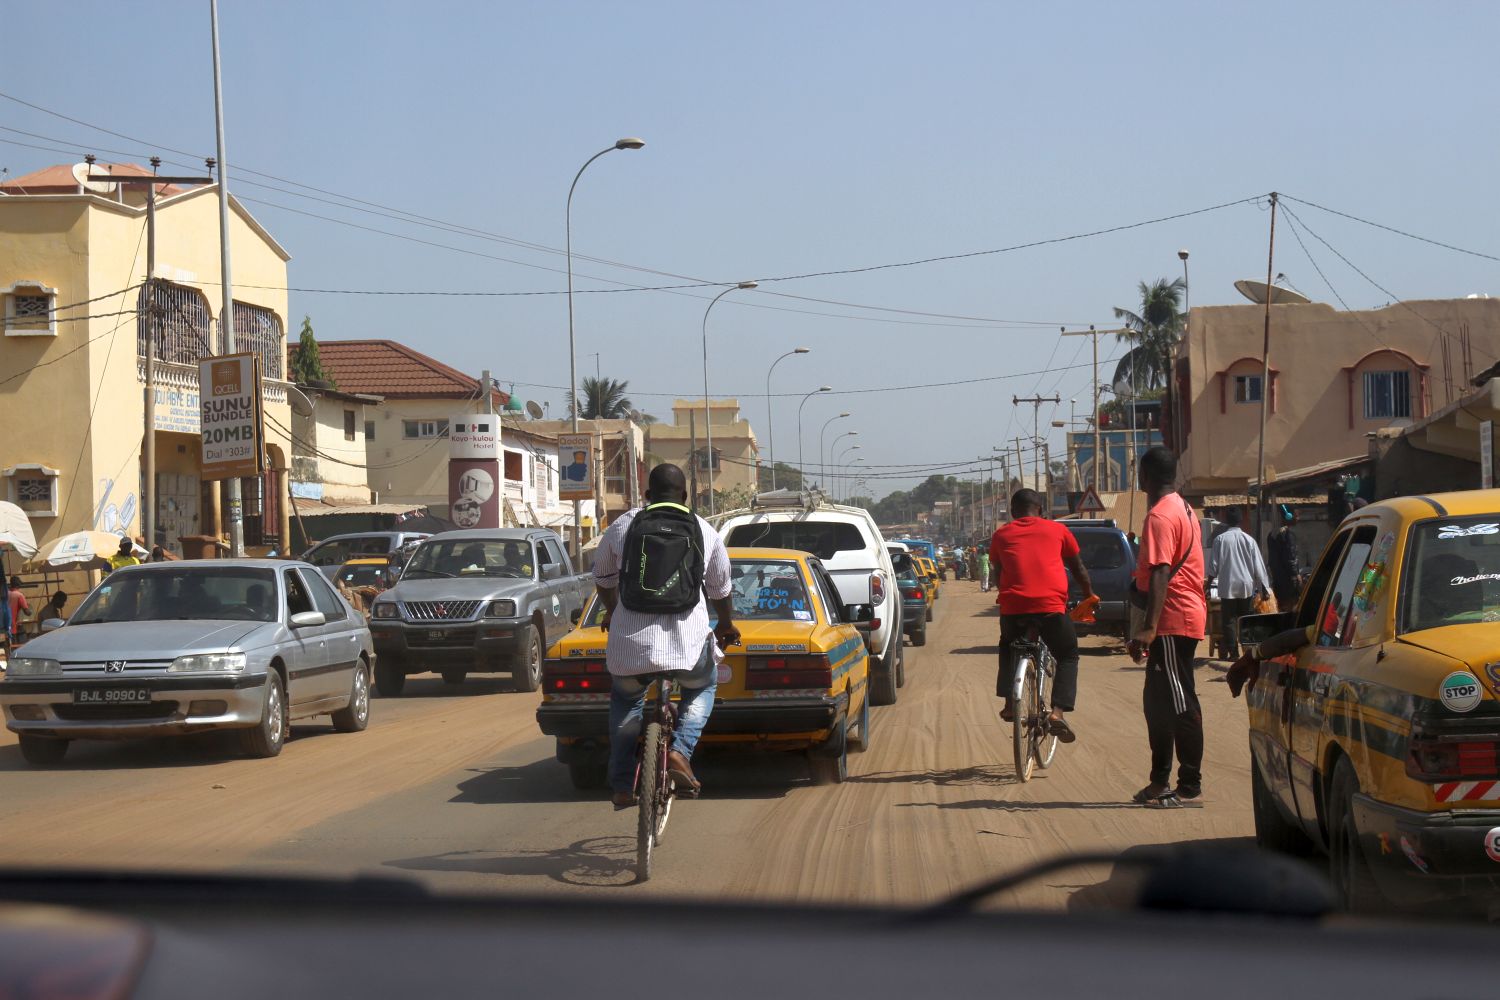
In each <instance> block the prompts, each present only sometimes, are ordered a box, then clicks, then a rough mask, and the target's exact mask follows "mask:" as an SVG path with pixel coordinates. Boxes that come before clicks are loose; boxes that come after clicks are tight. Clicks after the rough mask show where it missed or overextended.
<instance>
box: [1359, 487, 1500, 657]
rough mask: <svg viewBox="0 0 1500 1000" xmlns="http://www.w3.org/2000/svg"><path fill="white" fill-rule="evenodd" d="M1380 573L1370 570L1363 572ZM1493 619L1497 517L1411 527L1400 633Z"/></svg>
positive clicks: (1496, 612)
mask: <svg viewBox="0 0 1500 1000" xmlns="http://www.w3.org/2000/svg"><path fill="white" fill-rule="evenodd" d="M1383 570H1384V567H1383V566H1372V567H1369V569H1367V570H1366V572H1367V573H1370V572H1381V571H1383ZM1362 582H1363V581H1362ZM1493 621H1500V514H1484V515H1481V516H1479V517H1468V518H1456V519H1452V518H1450V519H1447V520H1441V521H1428V522H1426V523H1424V524H1419V525H1417V526H1416V527H1415V528H1413V529H1412V533H1411V540H1410V541H1409V542H1408V550H1407V556H1406V583H1405V587H1404V589H1403V591H1402V595H1401V631H1402V632H1416V631H1419V630H1421V629H1426V628H1438V627H1440V626H1443V625H1462V624H1466V623H1471V622H1493Z"/></svg>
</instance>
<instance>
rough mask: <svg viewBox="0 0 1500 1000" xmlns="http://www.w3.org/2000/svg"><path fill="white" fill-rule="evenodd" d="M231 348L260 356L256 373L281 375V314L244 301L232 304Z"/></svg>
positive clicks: (282, 350) (282, 362)
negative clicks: (232, 339)
mask: <svg viewBox="0 0 1500 1000" xmlns="http://www.w3.org/2000/svg"><path fill="white" fill-rule="evenodd" d="M234 349H235V350H236V351H238V352H239V353H241V354H256V355H259V356H260V377H261V378H274V379H279V378H281V370H282V365H283V364H284V363H285V361H284V359H285V357H286V345H285V344H283V343H282V337H281V317H279V316H277V315H276V314H275V313H273V312H272V311H271V310H269V309H265V308H262V307H261V306H252V305H248V304H246V303H244V302H236V303H235V304H234Z"/></svg>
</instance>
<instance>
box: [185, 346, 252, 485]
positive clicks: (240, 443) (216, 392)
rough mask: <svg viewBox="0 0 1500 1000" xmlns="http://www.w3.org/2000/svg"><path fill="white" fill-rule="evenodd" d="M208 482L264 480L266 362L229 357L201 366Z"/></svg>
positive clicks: (204, 466) (205, 467) (219, 358)
mask: <svg viewBox="0 0 1500 1000" xmlns="http://www.w3.org/2000/svg"><path fill="white" fill-rule="evenodd" d="M198 386H199V407H200V412H201V417H202V435H203V474H202V477H203V478H204V479H237V478H240V477H242V476H258V475H260V474H261V472H262V471H263V469H264V462H263V454H264V449H262V447H261V441H262V439H263V433H262V428H261V399H260V358H259V357H257V356H256V355H254V354H229V355H225V356H223V357H218V358H205V359H204V360H202V361H200V362H198Z"/></svg>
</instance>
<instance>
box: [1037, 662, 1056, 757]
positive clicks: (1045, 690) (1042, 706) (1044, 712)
mask: <svg viewBox="0 0 1500 1000" xmlns="http://www.w3.org/2000/svg"><path fill="white" fill-rule="evenodd" d="M1055 669H1056V667H1055V666H1049V668H1048V669H1047V670H1046V671H1044V672H1043V674H1042V681H1041V684H1040V686H1039V687H1038V690H1037V696H1036V704H1037V720H1038V725H1037V730H1036V740H1037V743H1036V748H1035V750H1033V751H1032V752H1033V753H1034V755H1035V756H1036V765H1037V767H1040V768H1042V769H1044V770H1045V769H1046V768H1049V767H1051V766H1052V758H1054V757H1056V756H1057V737H1056V736H1054V735H1053V734H1052V732H1051V731H1050V727H1049V726H1048V720H1049V719H1050V718H1051V716H1050V715H1049V714H1048V704H1049V703H1050V702H1051V701H1052V671H1053V670H1055Z"/></svg>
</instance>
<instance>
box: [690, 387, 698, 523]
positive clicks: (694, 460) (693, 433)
mask: <svg viewBox="0 0 1500 1000" xmlns="http://www.w3.org/2000/svg"><path fill="white" fill-rule="evenodd" d="M688 483H689V486H690V488H691V490H692V492H691V493H690V494H689V496H690V497H691V499H690V500H689V501H688V504H689V506H691V507H692V508H693V513H694V514H696V513H698V424H697V422H696V421H695V419H694V413H693V411H692V410H688Z"/></svg>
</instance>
